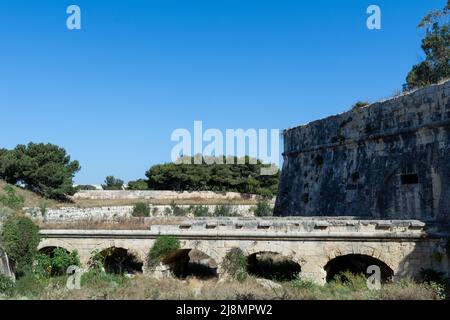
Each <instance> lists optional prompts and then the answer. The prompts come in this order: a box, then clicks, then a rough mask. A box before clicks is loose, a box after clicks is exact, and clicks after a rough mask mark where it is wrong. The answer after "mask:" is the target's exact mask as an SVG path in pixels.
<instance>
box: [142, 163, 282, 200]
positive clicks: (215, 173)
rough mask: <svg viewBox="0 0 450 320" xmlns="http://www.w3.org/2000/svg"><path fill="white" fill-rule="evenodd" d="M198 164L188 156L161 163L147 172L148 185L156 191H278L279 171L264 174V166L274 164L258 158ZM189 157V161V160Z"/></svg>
mask: <svg viewBox="0 0 450 320" xmlns="http://www.w3.org/2000/svg"><path fill="white" fill-rule="evenodd" d="M225 159H226V158H225V157H222V162H223V164H218V163H217V162H216V163H214V164H207V163H205V162H203V163H202V164H194V157H184V158H182V159H181V160H179V161H178V162H177V163H168V164H159V165H155V166H153V167H151V168H150V169H149V170H148V171H147V172H146V174H145V175H146V176H147V178H148V181H147V183H148V186H149V188H150V189H153V190H175V191H223V192H225V191H234V192H240V193H252V194H260V195H264V196H273V195H275V194H276V192H277V190H278V178H279V172H278V173H277V174H275V175H261V174H260V173H261V169H263V168H269V167H270V165H267V164H263V163H262V162H261V161H259V160H258V161H257V163H256V164H250V163H249V162H250V158H249V157H245V158H244V160H245V164H239V162H238V158H237V157H234V158H233V159H234V161H233V164H226V162H225ZM186 160H187V161H186Z"/></svg>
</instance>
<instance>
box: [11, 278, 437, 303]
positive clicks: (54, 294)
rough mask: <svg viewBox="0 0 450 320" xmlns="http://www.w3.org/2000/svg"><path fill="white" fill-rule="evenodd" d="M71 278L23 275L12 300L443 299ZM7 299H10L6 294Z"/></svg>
mask: <svg viewBox="0 0 450 320" xmlns="http://www.w3.org/2000/svg"><path fill="white" fill-rule="evenodd" d="M65 283H66V277H57V278H41V279H39V278H36V277H33V276H28V277H23V278H21V279H19V280H18V281H17V283H16V289H15V292H14V294H13V295H12V296H10V297H8V298H9V299H38V300H40V299H45V300H46V299H71V300H78V299H112V300H114V299H139V300H141V299H147V300H148V299H150V300H158V299H175V300H185V299H198V300H215V299H232V300H236V299H237V300H253V299H263V300H274V299H284V300H330V299H331V300H348V299H350V300H438V299H442V298H443V294H442V291H441V288H440V287H438V286H436V285H433V284H431V285H430V284H424V283H422V284H419V283H416V282H414V281H413V280H410V279H403V280H400V281H397V282H395V283H391V284H386V285H383V286H382V288H381V289H380V290H373V291H372V290H369V289H368V288H367V286H366V282H365V279H364V278H363V277H357V276H355V277H354V278H352V279H350V281H349V282H346V283H343V282H340V281H334V282H331V283H328V284H327V285H325V286H318V285H315V284H313V283H310V282H304V281H301V280H293V281H290V282H284V283H279V286H278V285H277V286H276V287H267V286H264V285H263V284H262V283H261V282H260V281H259V280H258V279H256V278H254V277H248V278H247V279H246V280H245V281H243V282H237V281H234V280H230V281H217V280H209V281H201V280H198V279H195V278H188V279H186V280H179V279H162V280H158V279H153V278H149V277H145V276H143V275H137V276H135V277H134V278H128V277H123V276H117V275H111V274H105V273H100V274H92V273H88V274H85V275H84V276H83V278H82V287H81V289H80V290H68V289H66V287H65ZM3 298H7V297H5V296H3Z"/></svg>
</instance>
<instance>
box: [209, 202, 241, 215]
mask: <svg viewBox="0 0 450 320" xmlns="http://www.w3.org/2000/svg"><path fill="white" fill-rule="evenodd" d="M213 215H214V216H215V217H234V216H236V212H234V210H233V207H232V206H230V205H226V204H219V205H217V206H216V207H215V208H214V214H213Z"/></svg>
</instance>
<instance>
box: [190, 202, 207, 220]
mask: <svg viewBox="0 0 450 320" xmlns="http://www.w3.org/2000/svg"><path fill="white" fill-rule="evenodd" d="M190 211H191V212H192V214H193V215H194V217H208V216H209V215H210V214H209V208H208V207H207V206H203V205H196V206H191V207H190Z"/></svg>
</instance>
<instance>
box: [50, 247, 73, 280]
mask: <svg viewBox="0 0 450 320" xmlns="http://www.w3.org/2000/svg"><path fill="white" fill-rule="evenodd" d="M51 261H52V275H53V276H62V275H65V274H66V271H67V268H69V267H70V266H80V258H79V256H78V252H77V250H74V251H72V252H70V253H69V252H67V251H66V250H64V249H63V248H56V249H55V250H53V257H52V258H51Z"/></svg>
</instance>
